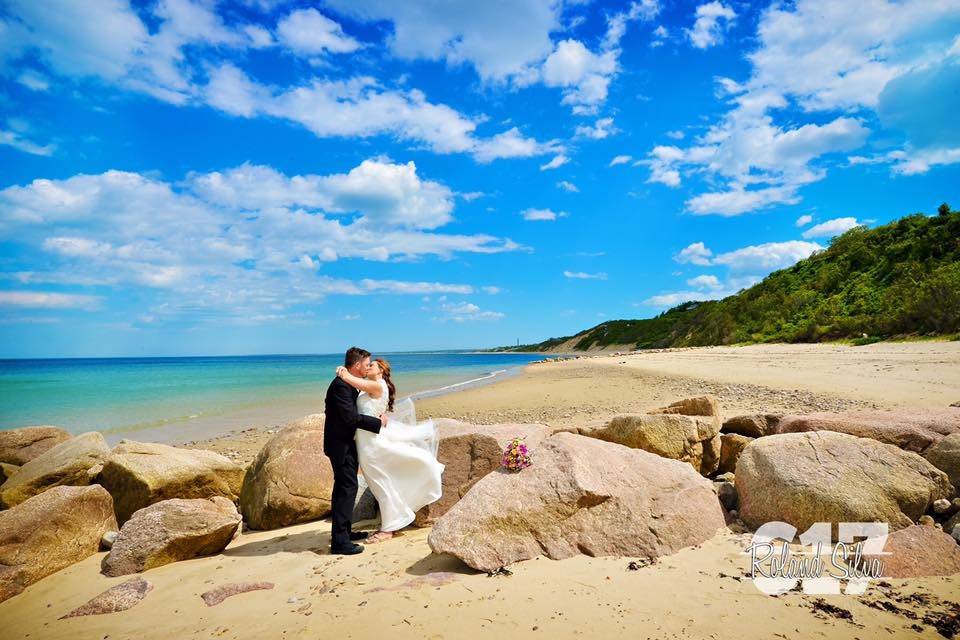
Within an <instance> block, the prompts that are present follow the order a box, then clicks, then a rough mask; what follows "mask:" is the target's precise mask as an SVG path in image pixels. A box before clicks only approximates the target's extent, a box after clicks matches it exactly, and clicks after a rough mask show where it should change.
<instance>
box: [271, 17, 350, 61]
mask: <svg viewBox="0 0 960 640" xmlns="http://www.w3.org/2000/svg"><path fill="white" fill-rule="evenodd" d="M277 39H278V40H279V41H280V43H281V44H283V45H284V46H285V47H286V48H288V49H290V50H291V51H293V52H294V53H297V54H300V55H304V56H314V55H322V54H325V53H350V52H352V51H356V50H357V49H359V48H360V43H359V42H357V41H356V40H354V39H353V38H351V37H350V36H348V35H347V34H345V33H344V32H343V27H341V26H340V24H339V23H337V22H336V21H334V20H331V19H330V18H328V17H327V16H325V15H323V14H322V13H320V12H319V11H317V10H316V9H298V10H296V11H293V12H292V13H290V14H289V15H287V16H285V17H284V18H282V19H281V20H280V22H278V23H277Z"/></svg>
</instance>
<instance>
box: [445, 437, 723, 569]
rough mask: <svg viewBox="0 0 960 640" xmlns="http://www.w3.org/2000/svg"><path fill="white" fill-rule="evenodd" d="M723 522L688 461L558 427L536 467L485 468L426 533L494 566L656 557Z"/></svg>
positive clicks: (475, 561) (469, 559) (482, 565)
mask: <svg viewBox="0 0 960 640" xmlns="http://www.w3.org/2000/svg"><path fill="white" fill-rule="evenodd" d="M723 526H724V518H723V512H722V510H721V508H720V503H719V502H718V500H717V496H716V494H715V493H714V491H713V488H712V486H711V483H710V481H709V480H707V479H705V478H703V477H702V476H700V475H699V474H697V473H696V472H695V471H694V470H693V469H691V468H690V465H688V464H686V463H683V462H679V461H676V460H669V459H667V458H662V457H660V456H657V455H654V454H651V453H648V452H646V451H641V450H638V449H630V448H628V447H623V446H620V445H617V444H613V443H609V442H603V441H601V440H597V439H594V438H585V437H583V436H579V435H575V434H571V433H558V434H556V435H554V436H551V437H550V438H548V439H546V440H544V441H543V442H542V443H541V444H540V445H539V446H538V447H537V448H536V451H535V458H534V460H533V465H532V466H530V467H528V468H526V469H524V470H522V471H520V472H516V473H513V472H509V471H506V470H502V469H500V470H497V471H495V472H493V473H490V474H487V475H486V476H484V478H483V479H481V480H480V481H479V482H477V483H476V484H475V485H474V486H473V488H472V489H470V492H469V493H467V494H466V495H465V496H463V498H461V499H460V501H459V502H457V504H456V505H454V506H453V508H451V509H450V510H449V511H448V512H447V513H446V514H444V515H443V516H442V517H441V518H440V519H439V520H437V521H436V523H434V526H433V530H432V531H431V532H430V535H429V536H428V538H427V541H428V543H429V544H430V548H431V549H432V550H433V551H434V552H436V553H449V554H452V555H454V556H456V557H458V558H460V559H461V560H463V561H464V562H465V563H466V564H468V565H469V566H471V567H473V568H475V569H479V570H481V571H488V572H492V571H495V570H497V569H499V568H501V567H504V566H506V565H509V564H511V563H513V562H517V561H519V560H528V559H530V558H535V557H537V556H540V555H546V556H548V557H550V558H553V559H561V558H568V557H571V556H574V555H576V554H580V553H582V554H585V555H588V556H607V555H614V556H631V557H638V556H640V557H646V558H656V557H659V556H664V555H668V554H671V553H674V552H676V551H678V550H679V549H682V548H684V547H689V546H691V545H696V544H699V543H701V542H703V541H705V540H707V539H709V538H711V537H712V536H713V535H714V533H715V532H716V531H717V530H718V529H719V528H721V527H723Z"/></svg>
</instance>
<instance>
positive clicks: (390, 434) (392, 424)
mask: <svg viewBox="0 0 960 640" xmlns="http://www.w3.org/2000/svg"><path fill="white" fill-rule="evenodd" d="M380 386H381V387H382V388H383V393H382V394H381V395H380V397H379V398H374V397H373V396H371V395H370V394H368V393H366V392H364V391H361V392H360V395H359V396H358V397H357V410H358V411H359V412H360V413H362V414H366V415H368V416H380V415H381V414H383V413H385V412H386V410H387V403H388V393H389V390H388V389H387V383H386V382H385V381H384V380H380ZM405 405H406V406H404V407H403V408H404V410H405V413H406V414H407V415H409V416H410V417H409V418H408V419H406V420H405V421H400V420H399V419H398V418H397V415H399V413H400V411H397V412H396V413H395V414H394V416H392V417H389V419H388V421H387V426H385V427H383V428H381V429H380V433H371V432H370V431H367V430H365V429H357V435H356V440H357V457H358V460H359V463H360V470H361V471H362V472H363V477H364V478H365V479H366V481H367V485H368V486H369V487H370V491H371V492H372V493H373V496H374V497H375V498H376V499H377V503H378V504H379V505H380V530H381V531H397V530H399V529H402V528H404V527H405V526H407V525H408V524H410V523H411V522H413V519H414V517H415V515H416V512H417V510H418V509H420V508H421V507H424V506H426V505H428V504H430V503H432V502H436V501H437V500H438V499H439V498H440V494H441V491H442V488H441V485H440V480H441V476H442V474H443V469H444V465H442V464H440V462H438V461H437V448H438V446H439V437H438V436H437V428H436V426H435V425H434V424H433V420H426V421H424V422H421V423H415V420H416V418H415V416H413V415H412V414H413V410H412V403H409V402H407V403H405Z"/></svg>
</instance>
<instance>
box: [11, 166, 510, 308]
mask: <svg viewBox="0 0 960 640" xmlns="http://www.w3.org/2000/svg"><path fill="white" fill-rule="evenodd" d="M454 202H455V198H454V195H453V193H452V191H451V190H450V189H449V188H447V187H446V186H445V185H443V184H441V183H437V182H435V181H430V180H426V179H424V178H423V177H421V176H420V175H419V174H418V173H417V170H416V167H415V165H413V164H412V163H407V164H398V163H392V162H390V161H388V160H385V159H372V160H368V161H365V162H364V163H361V164H360V165H358V166H357V167H354V168H353V169H352V170H350V171H348V172H346V173H341V174H331V175H323V176H318V175H301V176H287V175H284V174H283V173H281V172H279V171H277V170H275V169H273V168H271V167H264V166H257V165H243V166H241V167H237V168H235V169H228V170H224V171H218V172H211V173H203V174H190V175H188V176H187V177H186V178H185V179H184V180H183V181H182V182H179V183H168V182H164V181H161V180H159V179H157V178H152V177H148V176H144V175H141V174H137V173H130V172H123V171H108V172H105V173H103V174H97V175H77V176H73V177H71V178H67V179H64V180H46V179H42V180H34V181H33V182H31V183H29V184H26V185H22V186H12V187H7V188H5V189H3V190H0V232H2V233H3V234H4V235H5V236H7V237H13V238H16V242H17V243H18V244H19V245H21V246H22V247H23V249H22V252H21V253H22V255H26V256H32V258H31V264H37V263H45V264H49V265H50V268H51V272H50V273H43V272H30V273H24V274H23V277H22V278H20V277H18V281H20V282H23V283H41V282H51V283H55V282H56V283H60V284H66V283H67V280H71V281H72V284H74V285H76V286H96V285H97V284H100V283H110V284H111V291H123V290H125V289H127V288H132V289H138V288H147V289H152V290H155V291H156V293H155V294H144V295H146V296H148V297H152V299H154V300H155V301H156V302H157V304H158V305H160V304H161V303H162V304H164V305H166V306H165V307H164V309H167V311H162V312H157V314H155V315H158V317H160V316H164V315H165V314H169V313H174V311H175V312H177V313H187V312H189V313H195V314H201V315H204V314H207V313H208V311H212V310H215V309H216V310H221V311H223V310H227V311H229V312H230V313H235V314H242V313H249V312H252V311H256V312H258V313H260V312H262V311H263V309H265V308H279V309H283V308H287V307H291V306H297V305H301V304H310V303H313V302H316V301H319V300H321V299H322V298H323V297H325V296H327V295H332V294H342V295H367V294H370V293H395V294H420V295H422V294H425V293H456V294H470V293H472V292H473V290H474V289H473V287H472V286H470V285H464V284H457V283H443V282H405V281H395V280H378V279H357V280H349V279H344V278H334V277H330V276H327V275H323V273H322V271H323V264H324V263H327V262H332V261H335V260H338V259H341V258H355V259H359V260H363V261H374V262H376V261H384V260H391V259H414V258H421V257H425V256H438V257H440V258H450V257H452V256H454V255H455V254H458V253H484V254H485V253H499V252H504V251H514V250H517V249H520V248H521V247H520V245H518V244H517V243H515V242H513V241H511V240H509V239H503V238H498V237H495V236H490V235H486V234H474V235H462V234H449V233H442V232H439V231H436V229H437V228H438V227H440V226H442V225H444V224H445V223H446V222H449V221H450V220H451V212H452V209H453V206H454ZM41 257H42V260H41ZM14 267H15V268H16V265H14ZM58 274H70V278H68V279H64V278H62V277H59V276H58ZM53 276H57V277H53ZM139 290H141V291H143V289H139ZM70 295H73V294H72V293H71V294H70ZM53 300H56V298H53ZM201 310H206V311H201Z"/></svg>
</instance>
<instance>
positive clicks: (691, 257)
mask: <svg viewBox="0 0 960 640" xmlns="http://www.w3.org/2000/svg"><path fill="white" fill-rule="evenodd" d="M712 257H713V252H712V251H710V249H708V248H707V247H706V245H705V244H703V243H702V242H694V243H693V244H690V245H688V246H686V247H684V248H683V249H682V250H681V251H680V253H678V254H677V255H675V256H674V257H673V259H674V260H676V261H677V262H679V263H681V264H688V263H689V264H695V265H699V266H702V267H703V266H707V265H709V264H710V260H711V258H712Z"/></svg>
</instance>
